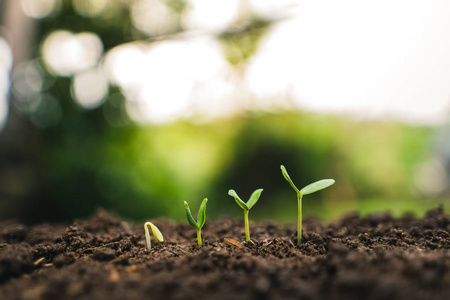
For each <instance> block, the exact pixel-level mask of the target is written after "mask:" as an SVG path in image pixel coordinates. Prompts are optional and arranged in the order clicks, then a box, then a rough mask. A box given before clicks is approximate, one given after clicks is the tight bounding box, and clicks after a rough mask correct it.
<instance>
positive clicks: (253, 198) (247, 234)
mask: <svg viewBox="0 0 450 300" xmlns="http://www.w3.org/2000/svg"><path fill="white" fill-rule="evenodd" d="M262 191H263V189H259V190H256V191H254V192H253V194H252V195H251V196H250V199H249V200H248V201H247V203H245V202H244V201H242V200H241V198H239V196H238V195H237V194H236V192H235V191H234V190H229V191H228V195H230V196H231V197H234V200H236V203H237V204H238V205H239V206H240V207H241V208H242V209H243V210H244V222H245V239H246V240H247V242H248V241H250V230H249V228H248V212H249V210H250V209H251V208H252V207H253V205H255V204H256V202H258V200H259V197H260V196H261V193H262Z"/></svg>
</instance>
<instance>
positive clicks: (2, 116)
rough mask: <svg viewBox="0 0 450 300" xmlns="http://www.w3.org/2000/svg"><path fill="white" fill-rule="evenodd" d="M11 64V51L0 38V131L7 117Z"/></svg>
mask: <svg viewBox="0 0 450 300" xmlns="http://www.w3.org/2000/svg"><path fill="white" fill-rule="evenodd" d="M12 64H13V55H12V50H11V47H10V46H9V44H8V43H7V42H6V40H5V39H3V38H2V37H0V131H1V130H2V129H3V127H4V126H5V123H6V119H7V116H8V107H9V105H8V94H9V86H10V78H9V73H10V71H11V67H12Z"/></svg>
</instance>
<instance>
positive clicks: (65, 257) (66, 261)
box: [53, 252, 75, 268]
mask: <svg viewBox="0 0 450 300" xmlns="http://www.w3.org/2000/svg"><path fill="white" fill-rule="evenodd" d="M74 261H75V254H73V253H72V252H69V253H61V254H58V255H57V256H55V258H54V259H53V264H54V265H55V267H57V268H61V267H62V266H65V265H70V264H72V263H73V262H74Z"/></svg>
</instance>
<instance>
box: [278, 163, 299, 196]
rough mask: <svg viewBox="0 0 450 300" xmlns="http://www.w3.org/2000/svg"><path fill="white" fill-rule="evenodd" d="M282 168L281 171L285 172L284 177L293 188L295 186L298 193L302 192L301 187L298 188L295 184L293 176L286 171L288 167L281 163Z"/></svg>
mask: <svg viewBox="0 0 450 300" xmlns="http://www.w3.org/2000/svg"><path fill="white" fill-rule="evenodd" d="M280 168H281V172H282V173H283V176H284V178H285V179H286V180H287V181H288V182H289V183H290V184H291V186H292V188H293V189H294V190H295V191H296V192H297V193H298V194H300V191H299V189H298V188H297V187H296V186H295V184H294V183H293V182H292V179H291V177H289V174H288V172H287V171H286V168H285V167H284V166H283V165H281V166H280Z"/></svg>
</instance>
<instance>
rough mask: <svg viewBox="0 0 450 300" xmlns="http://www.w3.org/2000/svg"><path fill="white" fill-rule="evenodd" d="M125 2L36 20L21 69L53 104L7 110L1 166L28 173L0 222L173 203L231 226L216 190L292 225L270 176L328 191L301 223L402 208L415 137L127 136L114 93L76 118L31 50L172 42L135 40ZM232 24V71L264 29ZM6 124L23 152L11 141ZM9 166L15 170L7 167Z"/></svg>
mask: <svg viewBox="0 0 450 300" xmlns="http://www.w3.org/2000/svg"><path fill="white" fill-rule="evenodd" d="M13 1H15V0H13ZM132 2H133V1H108V2H107V3H108V4H107V8H106V10H105V12H104V13H103V14H100V15H98V16H95V17H87V16H83V15H80V14H79V13H77V12H76V11H75V10H74V7H73V5H72V4H73V2H72V1H70V0H64V1H60V2H58V3H59V4H60V6H59V7H58V9H57V10H55V12H54V13H53V14H52V15H50V16H48V17H46V18H43V19H40V20H36V22H35V40H34V41H33V43H32V45H31V47H30V49H31V53H30V60H32V61H33V62H34V63H36V64H37V65H38V66H39V68H40V70H41V71H42V73H43V75H44V85H43V86H44V91H43V92H45V93H46V94H47V95H51V97H52V98H51V99H54V100H52V101H53V102H52V101H50V102H41V103H44V104H45V103H47V104H46V105H47V106H42V107H38V108H37V109H33V110H24V109H21V107H20V105H19V104H18V101H19V100H18V99H12V105H11V112H10V119H9V123H8V125H7V127H6V129H5V131H4V132H3V133H2V137H1V139H0V144H1V145H2V148H3V149H9V150H8V151H3V152H2V155H3V156H4V158H3V159H5V157H6V158H7V159H9V160H10V162H11V161H12V164H13V165H14V164H15V161H21V162H25V163H26V164H30V165H33V168H32V169H33V178H34V179H33V182H34V184H33V185H32V186H29V187H27V186H23V189H27V192H26V193H24V192H21V193H18V194H16V193H12V192H11V193H10V192H8V191H6V190H4V191H2V192H1V196H2V201H4V202H5V203H8V204H7V205H5V204H3V206H2V207H3V209H2V212H1V214H0V218H10V217H17V218H22V219H26V220H27V221H29V222H35V221H43V220H47V221H48V220H54V221H56V220H67V219H71V218H78V217H86V216H88V215H90V214H91V213H92V212H93V210H94V209H95V208H96V207H104V208H106V209H109V210H113V211H116V212H117V213H119V214H120V215H122V216H126V217H130V218H135V219H144V218H147V219H148V218H152V217H160V216H169V217H173V218H176V219H181V218H183V205H182V203H183V200H187V201H189V203H191V202H192V205H193V206H196V205H198V204H199V202H200V201H201V199H203V198H204V197H208V198H210V199H211V201H210V202H209V203H208V215H210V216H218V215H222V214H239V213H240V212H241V211H240V210H239V209H238V208H237V207H236V204H235V203H234V201H233V200H232V199H231V198H230V197H229V196H228V195H227V191H228V189H230V188H233V189H235V190H236V191H237V192H238V193H239V195H242V197H243V198H247V197H248V196H249V195H250V193H251V192H252V191H253V190H255V189H256V188H264V192H263V194H262V196H261V200H260V201H259V202H258V205H257V207H256V209H254V211H252V214H253V215H252V216H253V217H255V218H260V219H261V218H278V219H279V220H294V219H295V211H296V210H295V207H296V201H295V195H293V194H292V191H291V189H290V188H289V187H288V186H287V185H286V182H285V181H284V179H283V177H282V176H281V171H280V168H279V166H280V164H284V165H285V166H286V167H287V168H288V170H289V173H290V174H291V176H292V178H293V180H294V181H295V182H296V183H297V185H298V186H303V185H306V184H308V183H310V182H312V181H315V180H318V179H322V178H324V177H327V178H335V179H336V182H337V184H336V185H335V186H334V187H333V188H331V189H327V190H326V191H324V192H322V193H318V194H317V195H315V196H314V198H315V199H311V200H308V201H311V203H310V202H308V203H306V204H305V209H306V211H307V212H308V211H313V210H314V211H326V210H327V209H328V210H330V209H332V208H336V207H339V209H340V210H342V209H343V208H342V205H340V203H343V201H357V200H358V199H362V198H377V197H384V198H386V197H388V198H395V197H403V198H409V197H411V195H412V194H413V192H414V191H413V190H412V187H411V181H412V176H413V173H414V172H413V171H414V170H415V168H416V167H417V164H418V162H420V161H421V160H422V159H423V158H424V157H425V156H426V155H427V154H428V148H427V145H428V140H429V138H430V136H431V135H430V129H427V128H411V127H407V126H404V125H400V124H396V123H389V122H359V123H355V122H353V121H345V120H343V119H340V118H338V117H330V116H322V115H315V114H305V113H293V112H286V111H285V112H279V113H276V114H275V113H266V114H254V115H249V116H246V117H240V116H236V117H233V118H230V119H220V120H216V121H214V122H211V123H208V124H194V123H190V122H187V121H178V122H175V123H171V124H168V125H164V126H157V125H149V126H145V127H139V126H137V125H135V124H133V123H132V122H131V121H130V119H129V118H128V116H127V114H126V112H125V109H124V107H125V104H124V103H125V101H126V100H125V99H124V98H123V97H122V96H121V91H120V89H119V88H117V87H114V86H111V87H110V89H109V96H108V98H107V100H106V102H105V103H104V104H103V105H102V106H100V107H98V108H95V109H93V110H83V109H82V108H80V107H79V106H77V105H76V103H75V102H74V100H73V96H72V93H71V80H72V78H71V77H70V76H69V77H61V76H55V75H53V74H52V73H51V72H49V71H48V70H46V69H45V67H44V64H43V63H42V60H41V57H40V47H41V44H40V43H41V42H42V40H43V39H44V38H45V37H46V36H47V35H48V34H49V33H51V32H52V31H54V30H57V29H66V30H69V31H71V32H75V33H78V32H83V31H91V32H95V33H96V34H97V35H98V36H99V37H100V38H101V40H102V43H103V46H104V50H105V51H108V50H109V49H111V48H113V47H115V46H118V45H121V44H123V43H126V42H130V41H136V40H146V41H147V42H151V41H155V40H160V39H170V38H171V37H172V36H173V35H174V34H176V33H179V32H182V31H183V30H184V29H183V28H182V26H181V25H180V22H178V23H177V24H178V25H177V26H176V27H175V28H174V29H173V30H172V31H171V32H167V33H166V34H163V35H154V36H152V35H148V34H146V33H143V32H142V31H139V30H138V29H136V28H135V27H134V26H133V23H132V20H131V18H130V10H129V8H130V6H129V4H130V3H132ZM162 2H163V3H165V4H166V5H168V7H170V9H172V10H173V12H174V13H175V14H176V15H177V16H178V18H180V16H181V14H182V13H183V11H184V10H185V9H186V7H187V6H188V4H187V3H186V2H184V1H183V0H168V1H162ZM111 16H113V17H111ZM241 22H243V25H242V24H238V25H242V26H237V27H236V28H230V29H227V30H225V31H223V32H218V33H217V38H218V39H219V40H220V41H221V42H222V43H223V49H224V55H225V56H226V58H227V59H228V61H229V62H230V63H231V64H232V65H235V66H238V67H239V66H240V65H242V64H244V63H245V62H246V61H247V60H248V59H249V57H251V55H252V54H253V53H254V52H255V51H256V49H257V46H258V44H259V41H260V40H261V37H262V36H263V35H264V34H265V32H266V31H267V29H268V28H269V27H270V26H271V24H272V23H273V22H274V21H271V20H261V19H259V18H256V17H255V16H252V15H251V14H249V15H248V17H247V18H245V20H244V21H242V20H241ZM44 104H42V105H44ZM105 112H107V113H108V114H109V113H113V114H116V115H118V116H119V117H118V118H116V120H119V121H118V122H117V123H114V124H112V123H111V122H108V121H107V120H106V119H105V114H106V113H105ZM52 118H53V119H52ZM42 120H45V122H44V123H42V122H41V121H42ZM18 122H19V123H21V124H22V127H20V128H22V129H21V132H22V133H23V132H24V130H25V129H23V128H26V130H28V131H29V134H28V136H33V137H34V139H33V141H31V140H29V139H28V140H17V138H18V136H20V133H19V134H18V135H16V133H15V132H14V126H16V125H17V123H18ZM40 122H41V123H40ZM11 141H13V143H10V142H11ZM16 156H18V157H19V159H17V160H15V159H11V158H12V157H16ZM23 157H31V158H30V159H26V160H25V159H23ZM4 166H5V165H4ZM4 166H3V167H4ZM14 166H17V164H15V165H14ZM1 168H2V167H0V169H1ZM8 174H9V173H8ZM18 178H19V181H20V180H22V179H23V178H26V177H24V176H19V177H18ZM195 201H197V203H195ZM25 207H26V209H25ZM323 215H326V214H323ZM328 215H334V216H336V213H333V212H329V214H328Z"/></svg>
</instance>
